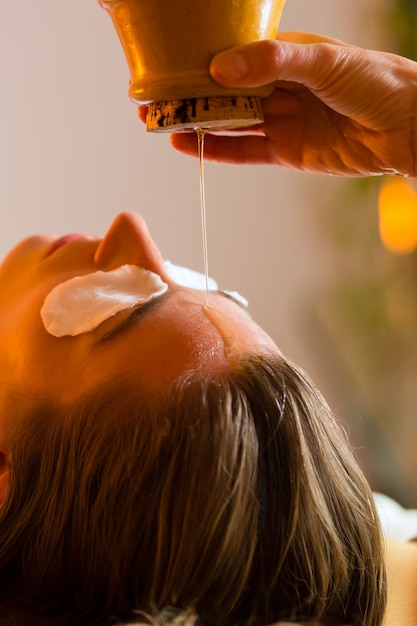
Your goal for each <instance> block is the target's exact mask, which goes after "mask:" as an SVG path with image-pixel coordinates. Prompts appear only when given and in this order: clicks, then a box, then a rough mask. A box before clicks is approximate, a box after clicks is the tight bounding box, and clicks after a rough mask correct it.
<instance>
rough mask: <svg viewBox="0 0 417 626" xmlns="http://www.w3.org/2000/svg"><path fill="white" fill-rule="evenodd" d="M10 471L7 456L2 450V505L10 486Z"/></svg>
mask: <svg viewBox="0 0 417 626" xmlns="http://www.w3.org/2000/svg"><path fill="white" fill-rule="evenodd" d="M9 476H10V471H9V468H8V463H7V458H6V455H5V454H3V452H0V506H1V505H2V504H3V502H4V500H5V498H6V495H7V489H8V487H9Z"/></svg>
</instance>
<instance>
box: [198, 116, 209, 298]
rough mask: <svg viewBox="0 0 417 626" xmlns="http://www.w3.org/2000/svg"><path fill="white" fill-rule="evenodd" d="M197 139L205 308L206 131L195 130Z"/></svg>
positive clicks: (207, 277)
mask: <svg viewBox="0 0 417 626" xmlns="http://www.w3.org/2000/svg"><path fill="white" fill-rule="evenodd" d="M196 132H197V138H198V158H199V162H200V207H201V228H202V233H203V260H204V276H205V279H206V285H205V286H206V306H208V305H209V271H208V246H207V220H206V190H205V178H204V135H205V133H206V131H205V130H204V129H202V128H196Z"/></svg>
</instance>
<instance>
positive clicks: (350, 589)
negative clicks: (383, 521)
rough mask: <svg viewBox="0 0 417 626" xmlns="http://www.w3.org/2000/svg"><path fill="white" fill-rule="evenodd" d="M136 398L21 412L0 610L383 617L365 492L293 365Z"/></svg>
mask: <svg viewBox="0 0 417 626" xmlns="http://www.w3.org/2000/svg"><path fill="white" fill-rule="evenodd" d="M145 397H146V396H145V394H141V393H140V389H139V390H138V389H131V388H127V387H125V388H123V386H121V384H118V385H114V387H113V388H109V389H106V390H101V391H100V392H96V393H95V394H94V397H89V398H82V399H80V401H79V402H77V403H75V404H74V405H73V406H72V407H70V408H66V409H65V410H64V409H62V407H51V406H45V407H37V408H36V409H32V410H31V411H30V412H28V411H26V412H25V413H24V414H23V415H21V416H19V418H16V420H15V423H16V427H15V432H14V436H13V443H12V449H11V456H12V477H11V484H10V489H9V493H8V495H7V497H6V500H5V503H4V505H3V508H2V510H1V511H0V546H1V547H0V589H1V592H0V593H1V595H0V623H2V624H22V625H23V624H35V623H38V622H37V621H36V617H35V616H39V623H42V624H43V625H44V624H49V623H51V624H54V626H58V625H59V626H61V625H64V624H65V625H67V624H68V625H69V624H70V625H73V624H74V625H75V624H85V623H88V624H90V625H91V624H111V623H119V622H123V621H129V620H131V621H135V620H139V621H142V622H143V621H145V622H148V623H149V622H152V621H153V620H154V621H155V623H161V622H162V623H177V622H178V623H185V622H186V621H187V619H188V618H187V619H185V617H184V616H187V615H192V616H194V618H192V619H191V618H190V619H191V623H192V622H198V623H200V624H204V625H208V626H217V625H220V624H225V625H227V624H248V625H262V626H263V625H265V624H268V623H271V622H276V621H279V620H282V621H287V622H288V621H289V622H297V621H298V622H301V621H303V622H304V621H309V620H311V621H315V622H319V621H320V622H322V623H323V624H342V623H343V624H344V623H349V624H352V625H353V626H379V625H380V624H381V622H382V616H383V611H384V606H385V575H384V566H383V556H382V547H381V538H380V533H379V526H378V521H377V517H376V513H375V510H374V506H373V503H372V495H371V493H370V490H369V487H368V485H367V483H366V481H365V479H364V477H363V476H362V473H361V471H360V470H359V468H358V466H357V464H356V462H355V460H354V458H353V457H352V454H351V452H350V449H349V446H348V443H347V441H346V438H345V435H344V433H343V431H342V430H341V429H340V427H339V425H338V424H337V423H336V421H335V419H334V417H333V416H332V414H331V412H330V410H329V408H328V406H327V405H326V403H325V402H324V400H323V399H322V397H321V396H320V394H319V393H318V391H317V390H316V389H315V388H314V386H313V385H312V383H311V382H310V381H309V379H308V377H307V376H306V375H305V374H304V373H303V372H302V371H301V370H300V369H298V368H297V367H295V366H293V365H291V364H289V363H288V362H286V361H285V360H284V359H278V358H277V359H265V358H261V357H253V358H250V359H246V360H245V361H244V362H242V363H241V364H240V365H239V366H238V367H237V368H236V369H235V371H234V372H233V374H232V375H231V376H230V377H229V378H224V377H223V378H222V377H220V376H217V375H213V376H205V377H201V376H197V375H195V374H192V373H189V374H187V375H186V376H183V377H181V379H180V380H178V381H176V383H175V384H174V385H173V386H172V387H171V389H170V390H169V392H168V393H166V394H162V395H161V396H160V397H158V398H153V399H152V400H149V399H148V400H145V399H144V398H145ZM11 615H12V616H13V619H12V618H11V617H10V618H9V616H11ZM161 615H165V616H168V617H164V619H162V618H161ZM25 616H26V617H25ZM27 616H30V617H27ZM181 616H182V617H181ZM178 620H179V621H178ZM184 620H185V621H184Z"/></svg>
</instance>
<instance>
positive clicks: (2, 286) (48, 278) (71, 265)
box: [0, 213, 277, 415]
mask: <svg viewBox="0 0 417 626" xmlns="http://www.w3.org/2000/svg"><path fill="white" fill-rule="evenodd" d="M124 264H132V265H137V266H139V267H142V268H145V269H148V270H151V271H152V272H154V273H156V274H158V275H159V276H160V277H161V278H162V279H163V280H164V281H165V282H166V283H167V284H168V289H167V291H166V292H165V294H163V295H162V296H159V297H156V298H155V299H154V301H153V304H152V306H151V307H143V313H141V312H140V311H141V307H140V306H138V307H136V309H137V311H138V315H136V319H135V320H134V321H133V320H132V319H130V320H129V321H127V320H128V318H129V317H130V315H131V314H132V309H128V310H125V311H122V312H120V313H118V314H116V315H114V316H113V317H110V318H109V319H107V320H106V321H105V322H103V323H102V324H100V325H99V326H98V327H97V328H95V329H94V330H92V331H90V332H86V333H83V334H80V335H78V336H75V337H69V336H66V337H61V338H57V337H54V336H52V335H50V334H49V333H48V332H47V331H46V330H45V328H44V326H43V323H42V320H41V316H40V310H41V308H42V305H43V302H44V299H45V297H46V296H47V294H48V293H49V292H50V291H51V290H52V289H53V288H54V287H55V286H56V285H58V284H60V283H62V282H64V281H66V280H68V279H70V278H73V277H75V276H81V275H83V274H87V273H91V272H94V271H96V270H104V271H107V270H111V269H116V268H118V267H120V266H121V265H124ZM204 304H205V293H204V292H202V291H198V290H195V289H190V288H186V287H182V286H180V285H178V284H176V283H175V282H173V281H172V280H170V279H169V277H168V276H167V273H166V269H165V266H164V262H163V258H162V256H161V253H160V251H159V249H158V248H157V246H156V245H155V243H154V241H153V240H152V238H151V237H150V235H149V233H148V231H147V229H146V226H145V224H144V222H143V220H142V219H141V218H140V217H139V216H138V215H136V214H130V213H123V214H121V215H119V216H118V217H117V218H116V220H115V221H114V222H113V224H112V225H111V227H110V229H109V230H108V232H107V234H106V235H105V236H104V238H99V237H84V236H68V237H64V238H58V239H57V238H56V237H53V236H34V237H30V238H28V239H25V240H24V241H23V242H21V243H20V244H19V245H18V246H16V247H15V248H14V249H13V250H12V251H11V252H10V253H9V255H8V256H7V257H6V258H5V260H4V261H3V263H2V265H1V266H0V320H1V321H0V359H1V363H2V365H1V372H2V373H1V374H0V390H1V391H2V394H1V397H3V398H6V397H7V392H8V391H10V390H12V391H17V392H18V393H19V394H23V395H24V396H26V397H29V398H50V399H53V400H57V401H59V402H70V401H71V400H72V399H74V398H75V397H76V396H78V395H79V394H81V393H83V392H86V391H89V390H92V389H93V388H94V386H95V385H97V384H102V383H106V382H107V381H111V380H115V379H117V378H118V377H120V378H124V379H126V380H128V381H129V380H130V381H137V382H139V383H140V384H141V386H142V387H144V388H146V389H149V391H150V392H157V391H158V390H160V389H164V388H166V386H167V385H169V383H170V382H171V381H172V380H173V379H175V378H176V377H177V376H178V375H179V374H181V373H183V372H185V371H187V370H189V369H197V370H199V371H201V372H204V371H211V370H216V371H219V370H227V368H229V367H230V365H231V361H232V360H233V358H235V357H236V358H237V357H239V356H240V355H241V354H242V353H243V352H244V351H251V352H255V353H256V352H264V351H265V350H268V351H273V352H276V351H277V348H276V346H275V344H274V343H273V342H272V340H271V339H270V338H269V337H268V336H267V335H266V334H265V333H264V332H263V331H262V330H261V329H260V328H259V327H258V326H257V325H256V324H255V323H254V322H253V321H252V320H251V318H250V317H249V315H248V313H247V312H246V311H245V310H244V309H243V308H242V307H241V306H240V305H239V304H237V303H235V302H233V301H231V300H230V299H229V298H228V297H226V296H225V295H222V294H220V293H211V294H210V305H211V306H212V307H213V308H214V309H215V313H216V315H217V316H218V317H219V318H220V319H221V324H220V325H219V324H217V323H216V324H215V323H213V321H211V320H210V319H209V317H208V316H207V315H206V314H205V312H204V308H203V306H204ZM136 309H135V310H136ZM225 346H226V348H227V349H226V350H225ZM0 408H1V407H0ZM3 410H5V409H4V407H3ZM3 415H4V413H3Z"/></svg>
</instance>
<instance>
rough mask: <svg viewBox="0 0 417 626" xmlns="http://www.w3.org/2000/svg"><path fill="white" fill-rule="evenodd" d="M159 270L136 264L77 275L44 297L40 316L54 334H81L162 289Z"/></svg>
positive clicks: (148, 298)
mask: <svg viewBox="0 0 417 626" xmlns="http://www.w3.org/2000/svg"><path fill="white" fill-rule="evenodd" d="M167 289H168V285H167V284H166V283H164V282H163V280H162V278H161V277H160V276H158V274H154V273H153V272H150V271H149V270H145V269H143V268H141V267H137V266H136V265H122V266H121V267H119V268H118V269H115V270H111V271H109V272H101V271H97V272H93V273H91V274H84V276H76V277H75V278H71V279H70V280H67V281H66V282H64V283H61V284H59V285H57V286H56V287H54V289H52V291H51V292H50V293H49V294H48V295H47V297H46V298H45V302H44V304H43V307H42V309H41V317H42V321H43V323H44V326H45V328H46V330H47V331H48V333H50V334H51V335H54V336H55V337H63V336H64V335H71V336H74V335H80V334H81V333H86V332H88V331H90V330H93V329H94V328H97V326H99V325H100V324H101V323H102V322H104V321H105V320H106V319H108V318H109V317H112V316H113V315H115V314H116V313H119V312H120V311H123V310H125V309H129V308H131V307H133V306H135V305H137V304H140V303H143V302H147V301H148V300H150V299H151V298H155V297H156V296H159V295H160V294H162V293H164V292H165V291H166V290H167Z"/></svg>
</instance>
